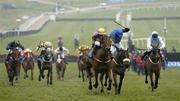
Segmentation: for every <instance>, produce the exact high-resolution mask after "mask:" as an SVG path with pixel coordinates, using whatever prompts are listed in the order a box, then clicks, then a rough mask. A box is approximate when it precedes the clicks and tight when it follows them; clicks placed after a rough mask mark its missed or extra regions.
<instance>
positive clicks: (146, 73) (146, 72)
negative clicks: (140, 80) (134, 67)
mask: <svg viewBox="0 0 180 101" xmlns="http://www.w3.org/2000/svg"><path fill="white" fill-rule="evenodd" d="M144 70H145V76H146V78H145V83H146V84H147V83H148V80H147V77H148V71H147V68H146V67H144Z"/></svg>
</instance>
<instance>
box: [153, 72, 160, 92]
mask: <svg viewBox="0 0 180 101" xmlns="http://www.w3.org/2000/svg"><path fill="white" fill-rule="evenodd" d="M159 75H160V72H159V71H158V72H155V85H154V89H156V88H157V87H158V80H159Z"/></svg>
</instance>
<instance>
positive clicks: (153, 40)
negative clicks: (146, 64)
mask: <svg viewBox="0 0 180 101" xmlns="http://www.w3.org/2000/svg"><path fill="white" fill-rule="evenodd" d="M153 45H159V46H158V49H159V54H160V56H161V58H162V59H163V57H162V56H163V55H162V53H161V51H160V50H161V49H163V48H165V43H164V41H163V40H162V38H161V37H159V36H158V32H157V31H153V32H152V33H151V37H149V38H148V39H147V51H146V52H145V53H144V55H143V56H142V58H141V59H142V60H144V58H145V57H146V56H148V55H150V53H151V51H152V49H153V47H152V46H153Z"/></svg>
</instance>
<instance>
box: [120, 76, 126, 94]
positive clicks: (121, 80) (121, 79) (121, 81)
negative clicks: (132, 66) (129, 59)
mask: <svg viewBox="0 0 180 101" xmlns="http://www.w3.org/2000/svg"><path fill="white" fill-rule="evenodd" d="M124 75H125V74H124V73H122V74H121V75H120V80H119V86H118V94H120V93H121V87H122V83H123V79H124Z"/></svg>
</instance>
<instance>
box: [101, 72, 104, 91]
mask: <svg viewBox="0 0 180 101" xmlns="http://www.w3.org/2000/svg"><path fill="white" fill-rule="evenodd" d="M103 77H104V73H102V74H101V75H100V82H101V93H104V84H103Z"/></svg>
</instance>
